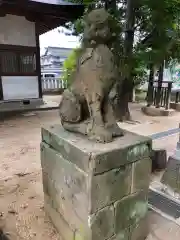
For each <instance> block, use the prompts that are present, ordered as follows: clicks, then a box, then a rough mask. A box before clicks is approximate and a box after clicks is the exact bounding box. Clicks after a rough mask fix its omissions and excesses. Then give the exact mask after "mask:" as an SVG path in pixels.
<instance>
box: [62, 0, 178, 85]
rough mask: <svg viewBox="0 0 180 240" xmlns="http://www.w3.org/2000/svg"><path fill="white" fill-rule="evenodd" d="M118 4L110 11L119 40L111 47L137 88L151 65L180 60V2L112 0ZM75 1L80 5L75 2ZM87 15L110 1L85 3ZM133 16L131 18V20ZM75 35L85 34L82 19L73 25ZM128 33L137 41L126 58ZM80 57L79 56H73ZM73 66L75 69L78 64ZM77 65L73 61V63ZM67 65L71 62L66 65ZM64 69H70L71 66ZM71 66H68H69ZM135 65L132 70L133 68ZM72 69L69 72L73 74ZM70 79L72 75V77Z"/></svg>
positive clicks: (110, 6) (176, 0)
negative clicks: (130, 8)
mask: <svg viewBox="0 0 180 240" xmlns="http://www.w3.org/2000/svg"><path fill="white" fill-rule="evenodd" d="M114 1H115V3H116V4H115V8H114V7H112V6H114V5H108V6H109V9H108V10H109V12H110V13H111V14H112V16H113V19H114V29H115V32H116V39H115V41H114V43H113V45H112V46H111V47H112V49H113V51H114V53H115V56H116V61H117V64H118V65H119V72H120V75H123V74H124V72H125V71H129V70H130V71H131V76H132V79H131V80H132V81H133V83H134V85H137V84H139V83H140V81H141V79H142V80H143V79H144V78H145V77H146V75H147V73H146V72H147V71H146V69H147V68H148V67H149V64H151V63H153V64H154V65H155V66H158V65H159V64H161V63H162V61H164V60H166V63H168V64H170V63H172V62H173V61H178V60H180V0H138V1H135V0H112V1H111V2H114ZM130 1H133V4H134V11H133V13H132V14H134V19H135V21H134V26H133V28H132V29H127V27H128V26H129V23H128V22H127V20H128V19H127V15H126V12H127V6H128V3H129V2H130ZM74 2H76V3H77V2H80V1H79V0H74ZM83 3H84V4H85V6H86V8H85V14H86V13H87V12H88V11H90V10H91V9H92V7H98V5H99V4H100V5H101V6H104V5H106V3H108V0H104V1H101V0H100V1H97V0H94V1H92V0H84V1H83ZM132 18H133V16H131V19H132ZM70 27H71V28H72V27H73V30H74V34H76V35H82V33H83V29H84V20H83V16H82V18H80V19H78V20H77V21H76V22H75V23H72V24H71V26H70ZM125 30H131V31H133V34H134V35H135V40H134V42H133V43H132V44H133V47H132V57H131V59H126V56H125V51H124V49H125V46H126V44H127V42H125V41H126V39H125V38H124V35H125ZM73 57H74V58H75V57H76V54H73ZM73 57H70V60H68V61H70V64H69V63H68V64H69V65H71V66H72V67H73V68H74V63H72V64H71V61H72V60H71V58H73ZM125 61H126V62H127V63H129V70H128V69H125V70H124V69H123V66H124V63H125ZM72 62H73V61H72ZM66 64H67V63H66ZM66 64H65V66H64V68H66V69H69V67H68V66H67V67H66ZM68 64H67V65H68ZM130 66H131V67H130ZM69 71H70V70H67V72H69ZM68 76H69V75H68ZM66 78H67V76H66Z"/></svg>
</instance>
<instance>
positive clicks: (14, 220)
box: [0, 111, 60, 240]
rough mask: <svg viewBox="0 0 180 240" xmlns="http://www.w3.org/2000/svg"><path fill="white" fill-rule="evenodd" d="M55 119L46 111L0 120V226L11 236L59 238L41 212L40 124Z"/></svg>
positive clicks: (15, 239) (17, 238)
mask: <svg viewBox="0 0 180 240" xmlns="http://www.w3.org/2000/svg"><path fill="white" fill-rule="evenodd" d="M58 121H59V118H58V114H57V111H49V112H48V111H47V112H38V113H36V114H24V115H20V116H17V117H14V118H11V119H9V120H6V121H4V122H0V159H1V160H0V229H3V232H5V233H7V235H8V237H9V239H11V240H21V239H28V240H30V239H33V240H49V239H51V240H59V239H60V238H59V237H58V234H57V233H56V231H55V229H54V228H53V227H52V225H51V223H50V222H49V219H48V217H47V216H46V215H45V213H44V209H43V189H42V181H41V166H40V141H41V134H40V128H41V127H42V126H43V125H46V124H53V123H57V122H58ZM0 239H1V236H0Z"/></svg>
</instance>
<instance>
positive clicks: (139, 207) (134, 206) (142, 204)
mask: <svg viewBox="0 0 180 240" xmlns="http://www.w3.org/2000/svg"><path fill="white" fill-rule="evenodd" d="M147 211H148V201H147V196H146V195H144V193H142V192H140V193H136V194H133V195H130V196H127V197H125V198H123V199H121V200H120V201H118V202H116V203H115V233H116V234H118V233H119V232H121V231H122V230H124V229H126V228H129V227H131V226H133V225H136V224H138V223H139V222H140V221H141V219H143V218H145V216H146V214H147Z"/></svg>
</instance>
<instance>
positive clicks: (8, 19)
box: [0, 15, 36, 47]
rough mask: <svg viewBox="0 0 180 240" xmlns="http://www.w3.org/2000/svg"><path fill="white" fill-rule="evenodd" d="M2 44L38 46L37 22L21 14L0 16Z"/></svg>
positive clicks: (0, 42)
mask: <svg viewBox="0 0 180 240" xmlns="http://www.w3.org/2000/svg"><path fill="white" fill-rule="evenodd" d="M0 44H9V45H21V46H30V47H34V46H36V37H35V23H33V22H29V21H27V20H26V18H25V17H21V16H15V15H6V16H5V17H0Z"/></svg>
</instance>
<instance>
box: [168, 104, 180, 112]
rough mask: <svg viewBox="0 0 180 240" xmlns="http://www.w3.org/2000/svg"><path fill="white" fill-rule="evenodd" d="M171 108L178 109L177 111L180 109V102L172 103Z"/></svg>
mask: <svg viewBox="0 0 180 240" xmlns="http://www.w3.org/2000/svg"><path fill="white" fill-rule="evenodd" d="M170 108H172V109H174V110H176V111H180V103H174V102H172V103H170Z"/></svg>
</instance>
